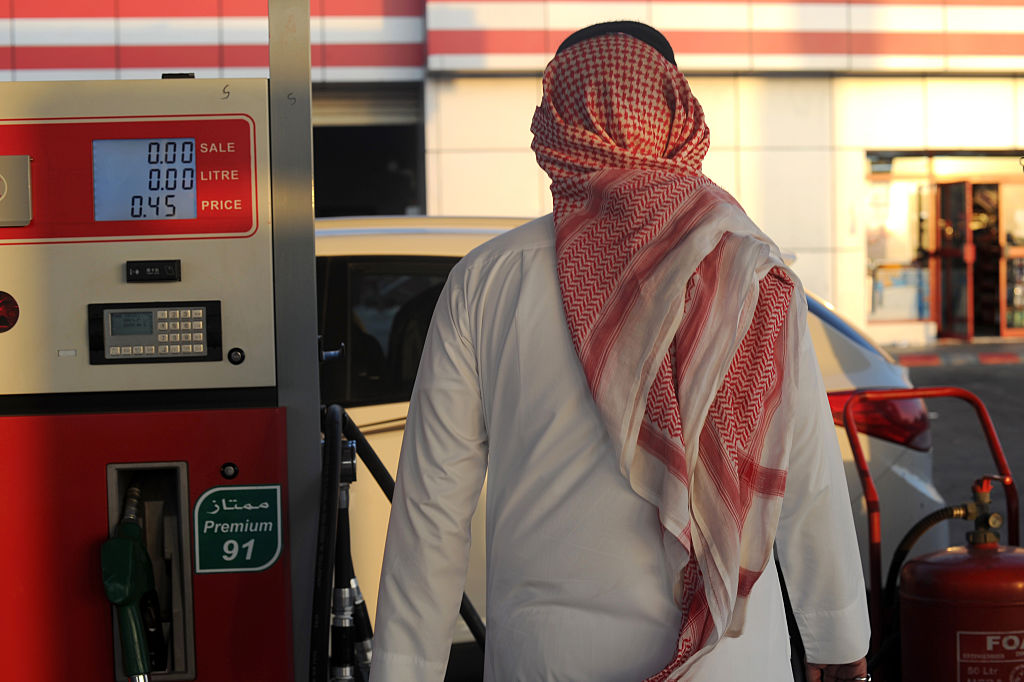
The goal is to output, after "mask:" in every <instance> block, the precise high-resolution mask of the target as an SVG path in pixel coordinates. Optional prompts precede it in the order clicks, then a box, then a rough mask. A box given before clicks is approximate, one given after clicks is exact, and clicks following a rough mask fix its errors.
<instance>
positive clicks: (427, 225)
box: [315, 215, 530, 258]
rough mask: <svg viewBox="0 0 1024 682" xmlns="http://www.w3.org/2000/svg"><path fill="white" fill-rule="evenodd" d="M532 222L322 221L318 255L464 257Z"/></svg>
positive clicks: (397, 218) (373, 218)
mask: <svg viewBox="0 0 1024 682" xmlns="http://www.w3.org/2000/svg"><path fill="white" fill-rule="evenodd" d="M529 220H530V218H513V217H507V218H495V217H470V216H456V217H440V216H421V215H393V216H355V217H347V216H346V217H340V218H317V219H316V222H315V225H316V253H317V255H318V256H340V255H345V256H365V255H377V254H382V253H386V254H388V255H393V256H403V255H409V256H450V257H457V258H461V257H462V256H464V255H466V253H467V252H469V251H471V250H472V249H473V248H475V247H476V246H478V245H480V244H482V243H484V242H485V241H487V240H488V239H490V238H492V237H496V236H497V235H499V234H501V233H502V232H505V231H507V230H510V229H512V228H513V227H517V226H519V225H522V224H523V223H525V222H528V221H529Z"/></svg>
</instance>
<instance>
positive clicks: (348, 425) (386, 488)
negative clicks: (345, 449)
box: [334, 406, 395, 502]
mask: <svg viewBox="0 0 1024 682" xmlns="http://www.w3.org/2000/svg"><path fill="white" fill-rule="evenodd" d="M334 407H337V406H334ZM341 428H342V430H343V431H344V432H345V435H346V436H347V437H348V438H350V439H352V440H354V441H355V442H356V452H357V453H359V459H361V460H363V464H365V465H366V468H367V470H368V471H369V472H370V475H371V476H373V480H375V481H377V485H378V486H380V489H381V491H383V492H384V496H385V497H387V498H388V502H394V498H395V479H393V478H391V473H390V472H389V471H388V468H387V467H386V466H384V462H382V461H380V457H378V456H377V453H376V452H375V451H374V449H373V448H372V447H370V443H369V441H367V440H366V436H364V435H363V432H362V431H360V430H359V427H358V426H356V423H355V422H354V421H352V417H350V416H348V412H346V411H344V410H342V423H341Z"/></svg>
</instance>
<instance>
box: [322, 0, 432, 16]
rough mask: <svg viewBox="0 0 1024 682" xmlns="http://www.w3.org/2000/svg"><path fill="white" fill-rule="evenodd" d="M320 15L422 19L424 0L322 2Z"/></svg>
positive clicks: (328, 0)
mask: <svg viewBox="0 0 1024 682" xmlns="http://www.w3.org/2000/svg"><path fill="white" fill-rule="evenodd" d="M317 4H318V5H322V8H321V9H320V10H319V13H320V14H322V15H323V16H338V17H364V16H382V17H422V16H424V15H425V14H426V7H425V2H424V0H320V2H318V3H317Z"/></svg>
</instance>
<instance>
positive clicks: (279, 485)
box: [0, 46, 318, 682]
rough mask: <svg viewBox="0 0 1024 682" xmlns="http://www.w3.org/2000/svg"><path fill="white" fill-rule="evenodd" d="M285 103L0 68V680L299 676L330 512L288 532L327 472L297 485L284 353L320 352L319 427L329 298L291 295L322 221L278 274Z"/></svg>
mask: <svg viewBox="0 0 1024 682" xmlns="http://www.w3.org/2000/svg"><path fill="white" fill-rule="evenodd" d="M305 52H306V57H307V59H308V46H307V48H306V50H305ZM307 71H308V69H307ZM307 78H308V73H307ZM271 92H272V87H270V86H269V85H268V81H267V80H266V79H193V78H174V79H164V80H152V81H104V82H84V81H83V82H65V83H0V359H2V360H3V363H4V369H3V370H0V376H2V378H0V453H2V456H3V459H4V464H5V472H4V476H3V477H0V499H3V500H4V504H5V508H6V509H8V510H9V513H8V514H5V515H4V516H5V519H4V521H3V522H2V523H0V545H2V546H3V547H4V548H5V549H4V551H5V553H6V555H7V556H8V557H9V558H10V560H8V561H5V562H3V564H2V565H0V596H2V601H3V604H4V618H3V619H2V621H0V679H5V680H27V679H33V680H55V681H56V680H65V679H74V680H76V681H82V682H94V681H95V682H110V681H113V680H132V681H133V682H137V681H140V680H154V681H155V680H210V681H212V680H217V681H218V682H220V681H231V680H238V681H242V680H246V681H248V680H274V681H275V682H277V681H279V680H280V681H287V680H294V679H296V678H297V674H296V670H298V669H300V668H302V667H303V666H302V663H298V662H297V661H302V662H304V659H305V655H304V652H302V651H297V647H298V646H299V645H298V644H296V642H301V641H303V640H304V639H305V640H308V628H309V622H308V615H307V616H305V617H302V615H301V614H302V613H306V614H308V604H309V599H308V592H309V590H307V589H306V588H307V586H309V583H311V577H312V552H309V560H308V561H306V560H305V559H303V558H302V557H303V555H302V554H301V552H300V553H296V552H298V551H299V549H302V548H304V547H308V548H312V545H313V542H314V540H315V518H316V517H315V508H312V509H311V511H312V512H313V513H311V514H309V515H308V517H307V518H297V519H295V521H296V525H295V526H294V527H292V528H290V527H289V522H290V521H291V520H292V519H291V512H292V511H293V510H294V509H296V508H299V509H301V508H302V507H301V504H302V499H303V498H305V497H307V496H308V493H309V491H310V488H311V487H315V485H316V477H315V467H316V465H317V463H316V462H315V461H313V462H312V463H311V465H310V466H308V467H306V468H307V469H309V470H311V471H314V475H313V476H308V477H303V476H298V475H296V471H298V470H300V468H301V466H302V463H301V461H300V460H299V456H300V455H301V454H303V453H293V452H290V447H289V442H290V440H291V438H292V437H293V435H294V434H293V433H292V432H290V431H289V424H290V423H291V421H292V419H293V418H295V416H296V415H297V414H299V413H300V412H301V411H302V410H303V409H305V405H306V402H304V400H305V398H304V397H303V396H299V397H296V396H294V395H292V394H291V393H289V392H290V391H291V392H294V391H295V390H296V389H295V388H294V385H295V384H299V383H300V382H298V381H296V380H295V379H294V377H292V376H291V375H290V374H289V373H290V372H291V371H292V370H291V369H290V368H289V366H288V363H291V362H293V361H295V362H298V363H299V364H301V363H302V362H303V360H302V359H301V357H303V356H304V354H305V353H306V352H307V350H308V361H307V364H308V366H309V367H308V369H309V371H308V375H309V376H311V377H313V380H312V382H309V383H308V384H306V390H307V391H308V405H309V406H310V407H311V408H312V409H311V411H310V416H311V421H312V423H313V424H314V425H315V423H316V418H317V416H316V406H317V404H318V401H317V386H316V381H315V376H316V355H315V333H316V331H315V330H316V327H315V304H314V302H313V299H312V297H310V299H309V301H308V302H307V301H306V300H305V299H299V298H295V299H294V300H291V301H282V300H281V299H282V297H283V296H288V295H290V294H289V292H290V291H292V290H293V288H294V287H293V286H292V283H293V281H297V280H301V279H302V277H306V276H307V275H308V280H309V283H310V286H309V287H308V289H309V291H310V293H311V294H312V292H313V287H312V273H313V252H312V224H311V219H312V216H311V215H310V224H309V226H308V229H309V240H308V244H307V246H308V253H307V254H305V255H306V256H308V263H307V268H308V271H306V270H300V271H293V272H284V273H281V272H280V271H281V270H287V268H281V267H280V264H281V263H282V262H283V260H282V254H281V250H283V249H289V248H296V249H298V247H293V246H291V245H289V242H290V241H293V240H291V239H290V238H289V237H288V235H287V234H286V232H287V231H286V230H285V228H284V226H280V227H279V226H278V225H276V224H275V222H274V220H273V219H272V215H274V214H275V213H276V212H277V207H276V206H275V205H274V202H277V201H279V200H282V201H283V200H284V198H285V197H287V196H288V190H287V188H284V187H282V188H280V190H278V188H277V187H276V186H275V187H274V191H273V192H272V184H273V182H272V177H274V176H275V173H276V172H277V171H276V170H275V169H274V167H273V166H272V164H271V132H272V128H273V126H272V124H271V114H270V110H271V99H270V97H271V95H270V93H271ZM292 99H293V100H294V99H295V98H294V96H293V97H292ZM305 125H306V126H307V129H306V131H305V132H306V134H307V135H308V132H309V131H308V119H306V122H305ZM300 203H301V202H300ZM306 209H307V211H309V212H310V213H311V208H310V204H309V203H308V194H307V205H306ZM301 258H302V256H300V255H298V254H297V251H296V255H295V256H294V257H292V260H293V261H296V262H298V261H301ZM285 260H287V259H285ZM284 275H287V279H285V278H284ZM275 277H277V279H275ZM282 310H284V311H286V313H287V319H280V317H279V315H280V311H282ZM307 312H308V315H307ZM296 329H305V330H306V331H307V332H308V340H309V343H308V347H307V348H306V349H304V348H299V347H297V346H293V345H291V341H290V340H289V337H288V335H287V334H288V333H292V332H293V331H294V330H296ZM296 358H299V359H298V360H296ZM309 432H310V433H309V435H310V439H309V440H310V441H311V442H313V443H315V440H314V429H310V430H309ZM305 454H307V455H312V457H315V445H314V447H311V448H309V450H308V451H307V452H306V453H305ZM293 496H295V497H298V498H299V502H298V505H297V506H290V501H291V498H292V497H293ZM305 527H312V528H310V530H309V531H308V533H307V532H306V531H305V530H304V528H305ZM294 528H298V529H299V530H298V532H296V531H295V530H294ZM302 551H305V550H304V549H302ZM293 578H295V579H294V580H293ZM297 602H301V603H302V604H304V605H305V606H304V607H303V608H305V611H304V610H303V608H296V606H295V604H296V603H297ZM297 613H298V614H300V616H299V617H298V618H296V614H297ZM297 631H301V633H302V635H301V636H300V635H297V634H296V633H297Z"/></svg>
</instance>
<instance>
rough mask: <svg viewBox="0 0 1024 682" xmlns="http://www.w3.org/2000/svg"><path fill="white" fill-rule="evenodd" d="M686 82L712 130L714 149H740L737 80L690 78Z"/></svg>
mask: <svg viewBox="0 0 1024 682" xmlns="http://www.w3.org/2000/svg"><path fill="white" fill-rule="evenodd" d="M687 81H689V83H690V90H691V91H692V92H693V94H694V96H695V97H696V98H697V101H698V102H700V106H701V108H702V109H703V110H704V120H705V121H706V122H707V124H708V127H709V128H710V129H711V149H712V150H714V149H718V148H721V147H736V146H737V145H739V134H738V125H739V121H738V119H737V116H736V114H737V104H736V98H737V93H736V79H735V78H733V77H731V76H719V77H715V76H703V77H702V76H697V77H694V78H689V77H687Z"/></svg>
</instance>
